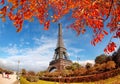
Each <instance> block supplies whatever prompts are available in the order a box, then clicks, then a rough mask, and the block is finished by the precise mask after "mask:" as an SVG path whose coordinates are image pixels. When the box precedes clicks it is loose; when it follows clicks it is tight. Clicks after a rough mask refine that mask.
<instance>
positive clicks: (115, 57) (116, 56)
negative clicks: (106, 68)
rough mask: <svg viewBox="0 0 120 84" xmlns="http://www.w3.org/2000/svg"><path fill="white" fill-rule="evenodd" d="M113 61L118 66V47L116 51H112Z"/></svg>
mask: <svg viewBox="0 0 120 84" xmlns="http://www.w3.org/2000/svg"><path fill="white" fill-rule="evenodd" d="M112 59H113V61H114V62H115V63H116V66H117V67H120V47H119V49H118V50H117V52H114V53H113V55H112Z"/></svg>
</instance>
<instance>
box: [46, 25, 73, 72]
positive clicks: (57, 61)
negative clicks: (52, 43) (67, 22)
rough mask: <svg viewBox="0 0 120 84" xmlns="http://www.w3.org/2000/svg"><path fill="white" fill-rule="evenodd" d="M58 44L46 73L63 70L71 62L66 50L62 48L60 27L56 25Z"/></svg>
mask: <svg viewBox="0 0 120 84" xmlns="http://www.w3.org/2000/svg"><path fill="white" fill-rule="evenodd" d="M58 26H59V29H58V42H57V47H56V49H55V52H54V56H53V60H52V61H51V62H50V63H49V67H48V71H49V72H51V71H53V70H63V69H65V67H66V66H70V65H71V64H72V61H71V60H69V57H68V54H67V51H66V50H67V49H66V48H65V46H64V42H63V37H62V25H61V24H60V23H59V24H58Z"/></svg>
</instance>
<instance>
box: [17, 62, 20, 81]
mask: <svg viewBox="0 0 120 84" xmlns="http://www.w3.org/2000/svg"><path fill="white" fill-rule="evenodd" d="M19 64H20V60H18V71H17V79H18V80H19Z"/></svg>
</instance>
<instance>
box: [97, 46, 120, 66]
mask: <svg viewBox="0 0 120 84" xmlns="http://www.w3.org/2000/svg"><path fill="white" fill-rule="evenodd" d="M108 61H114V62H115V63H116V68H117V67H120V47H119V49H118V50H117V51H116V52H114V53H113V54H112V56H107V55H105V54H102V55H100V56H97V57H96V59H95V63H96V64H103V63H106V62H108Z"/></svg>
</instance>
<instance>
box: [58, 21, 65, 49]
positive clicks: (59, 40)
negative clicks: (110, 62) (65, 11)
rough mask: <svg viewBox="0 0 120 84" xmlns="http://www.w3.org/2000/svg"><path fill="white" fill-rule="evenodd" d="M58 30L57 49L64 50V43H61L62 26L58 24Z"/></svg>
mask: <svg viewBox="0 0 120 84" xmlns="http://www.w3.org/2000/svg"><path fill="white" fill-rule="evenodd" d="M58 26H59V29H58V42H57V48H61V47H62V48H65V46H64V43H63V37H62V24H60V23H59V24H58Z"/></svg>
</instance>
